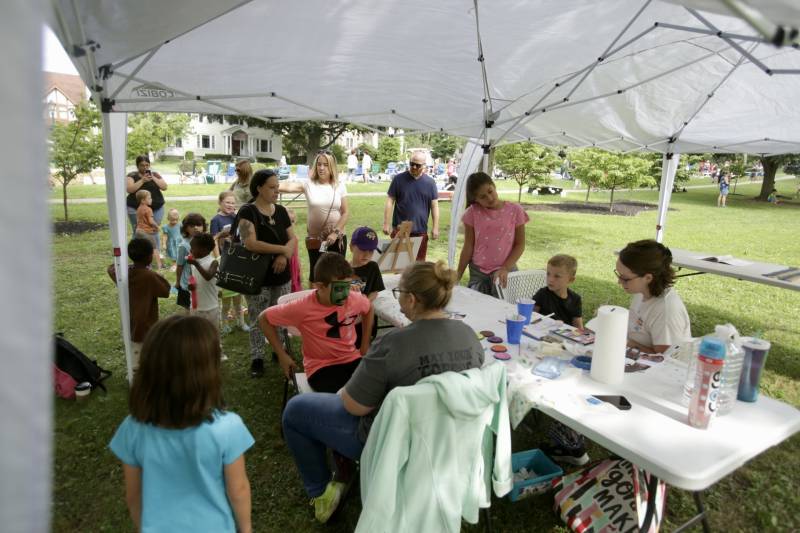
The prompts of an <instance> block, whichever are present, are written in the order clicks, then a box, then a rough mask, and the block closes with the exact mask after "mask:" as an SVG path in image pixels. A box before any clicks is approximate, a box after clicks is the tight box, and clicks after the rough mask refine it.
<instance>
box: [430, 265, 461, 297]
mask: <svg viewBox="0 0 800 533" xmlns="http://www.w3.org/2000/svg"><path fill="white" fill-rule="evenodd" d="M433 274H434V275H435V276H436V280H437V281H438V282H439V284H440V285H441V286H442V287H444V289H445V290H447V291H449V290H450V289H452V288H453V286H455V284H456V271H455V270H452V269H450V268H448V267H447V264H445V262H444V261H441V260H439V261H436V263H434V264H433Z"/></svg>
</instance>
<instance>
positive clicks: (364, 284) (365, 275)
mask: <svg viewBox="0 0 800 533" xmlns="http://www.w3.org/2000/svg"><path fill="white" fill-rule="evenodd" d="M376 248H378V234H377V233H375V230H374V229H372V228H368V227H366V226H361V227H360V228H356V229H355V231H354V232H353V234H352V235H351V236H350V254H351V255H352V259H350V265H351V266H352V267H353V273H354V274H355V276H356V277H357V280H358V283H357V284H356V286H357V288H358V289H359V290H360V291H361V294H364V295H366V297H367V298H369V301H370V302H374V301H375V298H377V297H378V293H379V292H381V291H382V290H384V289H385V288H386V287H385V286H384V285H383V276H382V275H381V269H380V267H379V266H378V263H376V262H375V261H373V260H372V254H373V253H374V252H375V249H376ZM354 279H355V278H354ZM377 335H378V321H377V320H374V321H373V322H372V332H371V334H370V340H373V339H375V337H376V336H377ZM361 336H362V329H361V324H360V323H359V324H356V346H361Z"/></svg>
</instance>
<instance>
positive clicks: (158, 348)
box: [109, 315, 255, 533]
mask: <svg viewBox="0 0 800 533" xmlns="http://www.w3.org/2000/svg"><path fill="white" fill-rule="evenodd" d="M219 361H220V351H219V336H218V335H217V332H216V330H214V329H213V328H209V327H208V324H207V323H206V321H205V320H204V319H202V318H200V317H196V316H184V315H173V316H171V317H169V318H166V319H164V320H162V321H161V322H159V323H157V324H156V325H155V326H154V327H153V329H151V330H150V333H149V334H148V335H147V338H146V339H145V341H144V346H143V347H142V362H141V368H140V370H139V372H138V373H137V374H136V377H135V378H134V380H133V386H132V387H131V392H130V397H129V401H128V405H129V408H130V414H129V415H128V416H127V417H126V418H125V420H124V421H123V422H122V424H121V425H120V426H119V428H118V429H117V432H116V433H115V434H114V438H113V439H111V443H110V444H109V448H111V451H112V452H113V453H114V455H116V456H117V457H118V458H119V460H120V461H122V470H123V474H124V476H125V501H126V503H127V505H128V511H129V512H130V515H131V518H132V519H133V523H134V525H135V529H136V531H226V532H230V533H234V532H236V531H238V532H245V533H251V532H252V524H251V518H250V511H251V500H250V481H249V480H248V479H247V472H246V471H245V460H244V452H246V451H247V450H248V449H249V448H250V447H251V446H253V444H254V443H255V441H254V440H253V436H252V435H251V434H250V432H249V431H248V430H247V427H246V426H245V425H244V422H242V419H241V418H239V416H238V415H236V414H234V413H231V412H229V411H226V410H225V403H224V401H223V399H222V386H221V385H222V383H221V381H222V377H221V375H220V362H219Z"/></svg>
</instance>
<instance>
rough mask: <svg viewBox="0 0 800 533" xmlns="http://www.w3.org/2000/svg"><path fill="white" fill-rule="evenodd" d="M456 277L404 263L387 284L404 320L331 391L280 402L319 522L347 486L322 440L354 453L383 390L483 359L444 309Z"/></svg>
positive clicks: (438, 267) (437, 267) (442, 268)
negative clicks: (391, 285)
mask: <svg viewBox="0 0 800 533" xmlns="http://www.w3.org/2000/svg"><path fill="white" fill-rule="evenodd" d="M455 284H456V273H455V271H453V270H450V269H448V268H447V266H446V265H445V264H444V262H442V261H439V262H437V263H415V264H413V265H411V266H409V267H408V268H407V269H406V270H405V272H403V275H402V276H401V278H400V283H399V285H398V287H397V288H396V289H394V290H393V291H392V292H393V293H394V295H395V297H396V298H397V299H398V300H399V301H400V309H401V310H402V311H403V314H405V315H406V316H407V317H408V318H409V319H410V320H411V324H409V325H408V326H406V327H404V328H396V329H393V330H392V331H390V332H389V333H387V334H386V335H384V336H383V337H379V338H378V340H377V341H376V342H375V343H374V344H372V346H370V348H369V351H368V352H367V354H366V355H365V356H364V357H363V358H362V359H361V363H360V364H359V365H358V368H356V370H355V372H354V373H353V375H352V377H351V378H350V380H349V381H348V382H347V384H346V385H345V386H344V387H343V388H342V389H341V390H340V391H339V393H338V394H325V393H307V394H300V395H297V396H294V397H293V398H292V399H291V400H289V403H288V404H287V405H286V410H285V411H284V413H283V433H284V435H285V436H286V444H287V445H288V446H289V450H290V451H291V452H292V455H293V456H294V461H295V464H296V465H297V468H298V470H299V471H300V476H301V477H302V479H303V485H304V486H305V489H306V493H307V494H308V496H309V497H310V498H312V499H313V501H314V507H315V514H316V518H317V520H319V521H320V522H326V521H327V520H328V518H330V516H331V514H332V513H333V511H334V510H335V509H336V506H337V505H338V502H339V500H340V498H341V495H342V493H343V492H344V489H345V487H346V484H345V483H344V482H343V481H340V479H341V478H339V479H335V480H334V479H332V477H331V471H330V468H329V467H328V463H327V458H326V454H325V450H326V448H330V449H332V450H334V451H336V452H338V453H340V454H342V455H344V456H345V457H348V458H350V459H354V460H357V459H358V458H359V457H360V456H361V450H362V449H363V447H364V444H365V443H366V441H367V435H368V433H369V430H370V427H371V426H372V421H373V419H374V417H375V416H376V415H377V413H378V410H379V409H380V407H381V404H382V402H383V400H384V398H386V395H387V394H389V391H391V390H392V389H393V388H395V387H406V386H410V385H414V384H415V383H416V382H417V381H419V380H421V379H422V378H424V377H426V376H429V375H433V374H440V373H442V372H448V371H455V372H460V371H462V370H467V369H470V368H480V367H481V365H482V364H483V347H482V346H481V343H480V341H478V337H477V335H476V334H475V332H474V331H473V330H472V329H471V328H470V327H469V326H468V325H466V324H464V323H463V322H461V321H460V320H451V319H450V318H448V315H447V313H445V311H444V308H445V306H446V305H447V304H448V302H449V301H450V297H451V296H452V293H453V286H454V285H455ZM337 477H338V476H337Z"/></svg>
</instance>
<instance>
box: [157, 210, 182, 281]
mask: <svg viewBox="0 0 800 533" xmlns="http://www.w3.org/2000/svg"><path fill="white" fill-rule="evenodd" d="M181 240H182V237H181V218H180V213H178V210H177V209H170V210H169V212H168V213H167V223H166V224H164V225H163V226H161V248H162V249H163V250H164V251H165V252H166V254H167V257H168V258H170V259H172V261H173V264H172V266H171V267H170V271H172V272H175V269H176V266H175V262H176V261H177V260H178V246H179V245H180V244H181Z"/></svg>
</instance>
